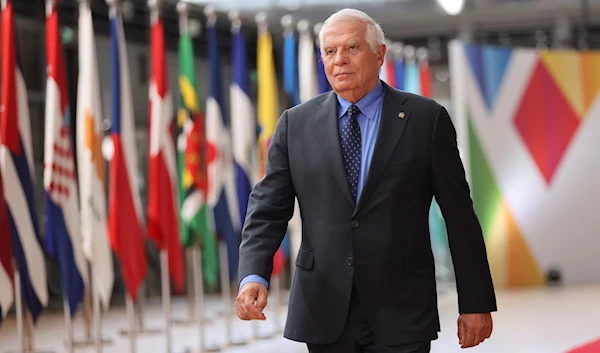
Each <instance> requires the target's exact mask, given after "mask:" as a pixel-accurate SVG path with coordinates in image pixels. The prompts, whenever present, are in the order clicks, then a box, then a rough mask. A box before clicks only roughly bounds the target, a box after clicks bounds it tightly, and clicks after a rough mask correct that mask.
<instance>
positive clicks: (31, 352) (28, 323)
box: [7, 264, 55, 353]
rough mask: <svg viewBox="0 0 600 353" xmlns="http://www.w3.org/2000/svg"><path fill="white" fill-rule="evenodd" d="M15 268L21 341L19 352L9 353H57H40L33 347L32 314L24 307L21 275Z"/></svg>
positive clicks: (18, 328)
mask: <svg viewBox="0 0 600 353" xmlns="http://www.w3.org/2000/svg"><path fill="white" fill-rule="evenodd" d="M13 266H14V269H15V270H14V281H15V282H14V283H15V306H16V308H15V309H16V311H17V338H18V341H19V346H20V347H19V348H20V349H19V350H16V351H9V352H7V353H55V352H54V351H40V350H36V349H35V348H34V347H33V318H32V317H31V312H29V310H27V308H25V307H24V306H23V298H22V297H21V274H20V273H19V271H18V270H17V266H16V264H14V265H13ZM23 312H25V320H23Z"/></svg>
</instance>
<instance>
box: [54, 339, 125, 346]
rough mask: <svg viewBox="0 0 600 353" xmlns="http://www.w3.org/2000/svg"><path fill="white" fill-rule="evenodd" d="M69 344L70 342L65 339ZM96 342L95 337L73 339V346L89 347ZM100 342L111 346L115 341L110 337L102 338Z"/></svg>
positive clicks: (66, 343)
mask: <svg viewBox="0 0 600 353" xmlns="http://www.w3.org/2000/svg"><path fill="white" fill-rule="evenodd" d="M68 344H69V342H68V341H65V345H66V346H68ZM95 344H96V341H95V340H94V339H93V338H86V339H84V340H81V341H77V340H73V348H83V347H89V346H93V345H95ZM100 344H101V345H103V346H111V345H112V344H113V341H112V340H111V339H108V338H102V339H101V340H100Z"/></svg>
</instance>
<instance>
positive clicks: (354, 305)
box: [307, 286, 431, 353]
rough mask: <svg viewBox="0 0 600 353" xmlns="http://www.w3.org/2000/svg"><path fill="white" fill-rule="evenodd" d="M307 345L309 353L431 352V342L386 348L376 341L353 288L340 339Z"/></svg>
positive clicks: (353, 287)
mask: <svg viewBox="0 0 600 353" xmlns="http://www.w3.org/2000/svg"><path fill="white" fill-rule="evenodd" d="M307 345H308V351H309V352H310V353H429V351H430V350H431V341H425V342H414V343H409V344H401V345H399V346H388V345H386V344H384V343H383V342H381V341H380V340H378V339H377V337H375V334H374V333H373V331H372V330H371V328H370V327H369V323H368V322H367V318H366V317H365V315H364V312H363V310H362V307H361V304H360V298H359V297H358V292H357V291H356V287H355V286H352V297H351V299H350V309H349V312H348V316H347V319H346V324H345V325H344V330H343V331H342V334H341V335H340V337H339V338H338V339H337V340H336V341H335V342H333V343H327V344H311V343H308V344H307Z"/></svg>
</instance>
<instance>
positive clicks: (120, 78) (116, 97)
mask: <svg viewBox="0 0 600 353" xmlns="http://www.w3.org/2000/svg"><path fill="white" fill-rule="evenodd" d="M110 47H111V67H112V87H111V88H112V89H111V93H112V99H111V101H112V131H111V136H112V142H113V149H114V153H113V156H112V158H111V161H110V182H109V185H110V191H109V212H108V234H109V239H110V244H111V246H112V248H113V250H114V252H115V253H116V254H117V256H118V258H119V260H120V262H121V272H122V274H123V280H124V282H125V288H126V289H127V293H128V294H129V296H130V297H131V298H132V300H134V301H135V300H136V298H137V294H138V290H139V288H140V285H141V284H142V281H143V280H144V278H145V277H146V272H147V263H146V250H145V245H144V234H143V228H142V227H143V225H142V224H143V223H142V207H141V201H140V195H139V191H138V190H139V185H138V183H137V181H136V180H137V176H138V168H137V162H138V158H137V149H136V139H135V125H134V115H133V99H132V97H131V83H130V79H129V77H130V76H129V66H128V64H127V51H126V47H125V35H124V33H123V20H122V19H121V16H120V14H119V12H118V10H117V8H116V7H115V6H112V7H111V8H110Z"/></svg>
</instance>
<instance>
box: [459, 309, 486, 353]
mask: <svg viewBox="0 0 600 353" xmlns="http://www.w3.org/2000/svg"><path fill="white" fill-rule="evenodd" d="M492 329H493V323H492V314H490V313H487V314H462V315H460V316H459V317H458V343H459V344H460V345H461V346H460V348H470V347H475V346H477V345H478V344H480V343H481V342H483V341H484V340H485V339H486V338H490V336H491V335H492Z"/></svg>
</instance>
